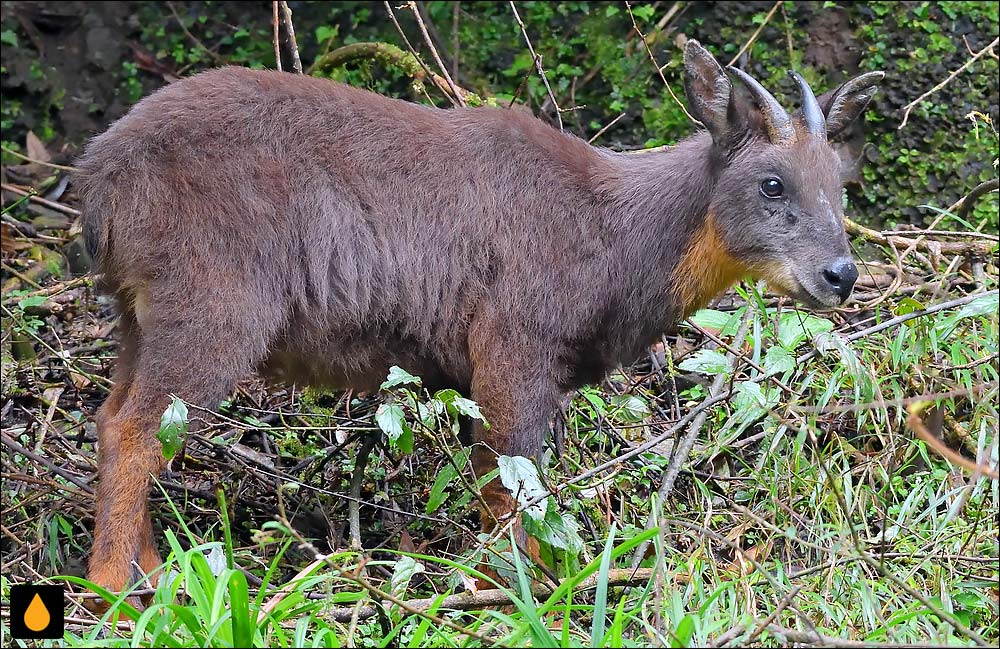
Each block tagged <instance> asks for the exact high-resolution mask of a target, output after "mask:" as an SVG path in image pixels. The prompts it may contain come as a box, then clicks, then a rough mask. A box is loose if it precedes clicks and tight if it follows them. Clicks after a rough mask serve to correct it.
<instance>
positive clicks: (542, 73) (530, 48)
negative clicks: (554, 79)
mask: <svg viewBox="0 0 1000 649" xmlns="http://www.w3.org/2000/svg"><path fill="white" fill-rule="evenodd" d="M508 3H509V4H510V10H511V11H512V12H514V20H516V21H517V24H518V26H519V27H520V28H521V35H522V36H524V42H525V43H527V44H528V51H529V52H530V53H531V59H532V60H533V61H534V62H535V70H537V71H538V76H540V77H541V78H542V83H544V84H545V91H546V92H547V93H548V94H549V101H551V102H552V106H553V107H554V108H555V109H556V120H557V121H558V122H559V130H560V131H561V130H563V121H562V108H559V102H557V101H556V96H555V95H554V94H552V86H550V85H549V79H548V77H546V76H545V70H544V69H543V68H542V58H541V57H540V56H539V55H538V54H536V53H535V48H534V46H533V45H532V44H531V39H530V38H528V30H527V29H526V28H525V26H524V21H522V20H521V15H520V14H519V13H517V7H516V6H514V0H508Z"/></svg>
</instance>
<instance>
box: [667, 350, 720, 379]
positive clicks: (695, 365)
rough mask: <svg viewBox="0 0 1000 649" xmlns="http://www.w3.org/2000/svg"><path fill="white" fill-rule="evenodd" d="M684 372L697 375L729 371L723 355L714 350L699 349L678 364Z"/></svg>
mask: <svg viewBox="0 0 1000 649" xmlns="http://www.w3.org/2000/svg"><path fill="white" fill-rule="evenodd" d="M678 367H679V368H681V369H682V370H684V371H686V372H698V373H699V374H708V375H709V376H711V375H713V374H722V373H723V372H725V371H727V370H728V369H729V361H728V360H727V359H726V356H725V354H723V353H722V352H720V351H718V350H715V349H699V350H698V351H696V352H695V353H693V354H691V355H690V356H688V357H687V358H685V359H684V360H683V361H681V362H680V364H678Z"/></svg>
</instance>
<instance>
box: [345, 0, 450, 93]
mask: <svg viewBox="0 0 1000 649" xmlns="http://www.w3.org/2000/svg"><path fill="white" fill-rule="evenodd" d="M382 4H384V5H385V10H386V12H387V13H388V14H389V19H390V20H392V24H393V25H395V27H396V31H397V32H399V36H400V38H402V39H403V42H404V43H405V44H406V49H408V50H409V51H410V54H412V55H413V58H414V59H415V60H416V62H417V63H418V64H420V67H422V68H423V69H424V72H425V73H426V74H427V78H428V79H432V80H435V85H437V86H438V88H440V90H441V92H443V93H444V95H445V97H447V98H448V99H449V100H450V101H451V103H452V104H454V105H455V106H459V105H460V104H459V103H458V99H457V98H456V97H455V96H454V95H453V94H452V93H451V92H450V90H451V87H450V86H449V87H446V86H444V85H441V84H439V83H437V81H436V79H440V78H441V77H440V75H437V74H435V73H433V72H431V69H430V68H429V67H427V64H426V63H424V60H423V59H422V58H421V57H420V54H418V53H417V50H416V49H415V48H414V47H413V44H412V43H410V39H409V38H407V37H406V32H404V31H403V27H402V26H401V25H400V24H399V21H398V20H397V19H396V12H395V11H393V10H392V5H390V4H389V3H388V2H383V3H382ZM331 53H332V52H331ZM445 84H447V81H445Z"/></svg>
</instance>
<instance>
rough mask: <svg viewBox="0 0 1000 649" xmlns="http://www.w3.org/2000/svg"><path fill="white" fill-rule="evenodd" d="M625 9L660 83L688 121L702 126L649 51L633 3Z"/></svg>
mask: <svg viewBox="0 0 1000 649" xmlns="http://www.w3.org/2000/svg"><path fill="white" fill-rule="evenodd" d="M675 6H676V5H675ZM625 9H626V10H628V15H629V17H630V18H631V19H632V29H634V30H635V33H636V34H638V35H639V40H641V41H642V45H643V47H645V48H646V54H647V55H648V56H649V60H650V61H652V62H653V67H654V68H656V73H657V74H659V75H660V81H662V82H663V86H664V87H665V88H666V89H667V92H668V93H670V96H671V97H672V98H673V100H674V101H675V102H677V105H678V106H680V107H681V110H683V111H684V114H685V115H687V117H688V119H689V120H691V121H692V122H693V123H695V124H697V125H699V126H701V125H702V124H701V122H700V121H698V120H697V119H695V118H694V116H693V115H691V113H689V112H688V109H687V106H685V105H684V102H682V101H681V100H680V99H678V98H677V95H676V94H674V89H673V88H671V87H670V84H669V83H667V78H666V77H665V76H663V68H661V67H660V64H659V63H657V62H656V57H655V56H653V50H651V49H649V43H648V42H647V41H646V35H645V34H643V33H642V30H641V29H639V23H637V22H636V21H635V14H633V13H632V3H630V2H626V3H625Z"/></svg>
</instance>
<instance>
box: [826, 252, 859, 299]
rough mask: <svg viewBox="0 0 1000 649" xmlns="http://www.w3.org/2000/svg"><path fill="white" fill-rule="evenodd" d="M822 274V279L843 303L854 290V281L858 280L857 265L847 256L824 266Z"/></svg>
mask: <svg viewBox="0 0 1000 649" xmlns="http://www.w3.org/2000/svg"><path fill="white" fill-rule="evenodd" d="M822 274H823V280H824V281H825V282H826V283H827V284H828V285H829V287H830V288H831V289H833V292H834V293H835V294H836V295H837V296H838V297H839V298H840V301H841V303H843V302H845V301H846V300H847V298H849V297H850V296H851V291H852V290H854V282H856V281H857V280H858V267H857V266H855V265H854V262H853V261H851V259H850V258H849V257H847V258H841V259H838V260H836V261H835V262H833V263H832V264H830V265H829V266H827V267H826V268H824V269H823V273H822Z"/></svg>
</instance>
